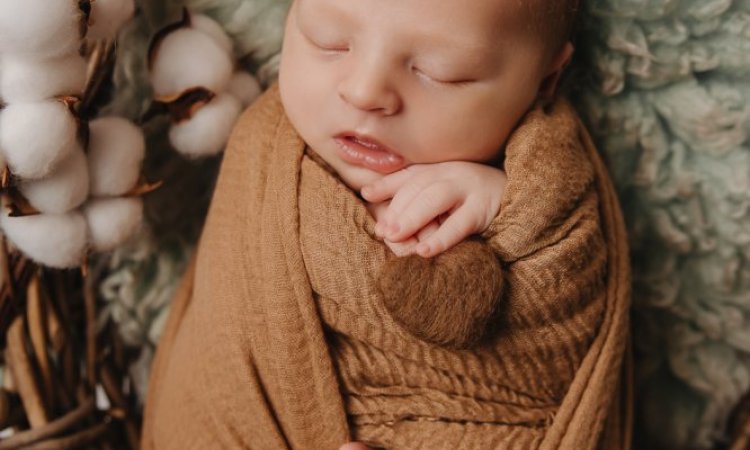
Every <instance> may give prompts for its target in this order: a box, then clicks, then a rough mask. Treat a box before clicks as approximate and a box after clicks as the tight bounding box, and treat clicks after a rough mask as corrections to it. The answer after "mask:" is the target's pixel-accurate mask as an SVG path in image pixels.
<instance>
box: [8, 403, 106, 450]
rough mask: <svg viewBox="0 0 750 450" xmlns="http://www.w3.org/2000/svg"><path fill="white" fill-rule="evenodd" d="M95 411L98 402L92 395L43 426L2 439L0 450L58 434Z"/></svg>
mask: <svg viewBox="0 0 750 450" xmlns="http://www.w3.org/2000/svg"><path fill="white" fill-rule="evenodd" d="M95 411H96V403H95V402H94V398H93V397H90V398H89V399H88V400H86V401H85V402H83V403H82V404H81V405H80V406H78V407H77V408H76V409H74V410H73V411H70V412H69V413H67V414H66V415H64V416H62V417H60V418H59V419H55V420H53V421H52V422H50V423H48V424H46V425H44V426H42V427H39V428H36V429H32V430H29V431H25V432H22V433H18V434H15V435H13V436H11V437H9V438H8V439H5V440H3V441H0V450H6V449H11V448H19V447H23V446H27V445H31V444H34V443H36V442H39V441H42V440H44V439H50V438H53V437H55V436H58V435H59V434H61V433H63V432H65V431H66V430H68V429H70V428H72V427H73V426H74V425H76V424H77V423H79V422H80V421H82V420H83V419H84V418H86V417H88V416H89V415H91V414H92V413H94V412H95Z"/></svg>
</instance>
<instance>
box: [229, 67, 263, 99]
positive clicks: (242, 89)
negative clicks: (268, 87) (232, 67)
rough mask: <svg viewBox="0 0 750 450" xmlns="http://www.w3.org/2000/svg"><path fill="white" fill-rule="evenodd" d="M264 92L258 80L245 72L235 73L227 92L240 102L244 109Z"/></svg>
mask: <svg viewBox="0 0 750 450" xmlns="http://www.w3.org/2000/svg"><path fill="white" fill-rule="evenodd" d="M262 91H263V89H262V88H261V87H260V83H259V82H258V80H257V79H256V78H255V77H254V76H252V75H250V74H249V73H247V72H245V71H244V70H238V71H236V72H234V75H232V78H231V79H230V80H229V85H228V86H227V92H228V93H230V94H232V96H234V98H236V99H237V100H239V101H240V103H242V106H243V107H245V106H247V105H249V104H250V103H252V102H253V100H255V99H256V98H258V96H259V95H260V93H261V92H262Z"/></svg>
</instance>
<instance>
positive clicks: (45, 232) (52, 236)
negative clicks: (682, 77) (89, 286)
mask: <svg viewBox="0 0 750 450" xmlns="http://www.w3.org/2000/svg"><path fill="white" fill-rule="evenodd" d="M0 225H2V228H3V231H4V232H5V235H6V236H7V237H8V239H9V240H10V241H11V242H12V243H13V245H15V246H16V247H18V249H19V250H20V251H21V252H23V253H25V254H26V255H27V256H28V257H29V258H31V259H32V260H34V261H36V262H38V263H40V264H44V265H45V266H49V267H55V268H59V269H64V268H71V267H77V266H79V265H81V263H82V262H83V258H84V256H85V252H86V221H85V220H84V218H83V215H82V214H81V213H80V212H78V211H73V212H69V213H67V214H38V215H35V216H24V217H8V216H7V215H6V214H0Z"/></svg>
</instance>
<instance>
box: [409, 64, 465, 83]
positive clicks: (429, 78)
mask: <svg viewBox="0 0 750 450" xmlns="http://www.w3.org/2000/svg"><path fill="white" fill-rule="evenodd" d="M411 70H412V71H413V72H414V73H415V74H416V75H417V76H419V77H420V78H423V79H425V80H426V81H428V82H430V83H436V84H440V85H445V86H465V85H467V84H471V83H473V82H474V81H475V80H472V79H469V78H466V79H459V80H440V79H438V78H435V77H432V76H430V75H428V74H427V73H425V72H424V71H422V70H420V69H419V68H418V67H413V66H412V68H411Z"/></svg>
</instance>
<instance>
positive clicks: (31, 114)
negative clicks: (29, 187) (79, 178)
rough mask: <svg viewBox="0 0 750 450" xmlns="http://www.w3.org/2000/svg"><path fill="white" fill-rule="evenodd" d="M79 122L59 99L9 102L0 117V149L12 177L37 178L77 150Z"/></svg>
mask: <svg viewBox="0 0 750 450" xmlns="http://www.w3.org/2000/svg"><path fill="white" fill-rule="evenodd" d="M77 133H78V123H77V121H76V118H75V117H74V116H73V114H72V113H71V112H70V109H69V108H68V106H67V105H66V104H65V103H63V102H62V101H59V100H54V99H53V100H47V101H43V102H34V103H11V104H9V105H8V106H7V107H6V108H5V109H4V110H3V113H2V115H0V149H2V151H3V152H4V153H5V160H6V161H7V163H8V167H10V170H11V172H13V174H15V175H17V176H19V177H21V178H31V179H37V178H42V177H44V176H46V175H47V174H48V173H49V172H50V171H51V170H52V169H53V168H54V167H55V165H56V164H57V163H58V162H59V161H61V160H62V159H63V158H65V157H66V156H68V155H70V154H71V153H72V152H73V151H74V150H75V149H76V148H80V145H79V143H78V138H77Z"/></svg>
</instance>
